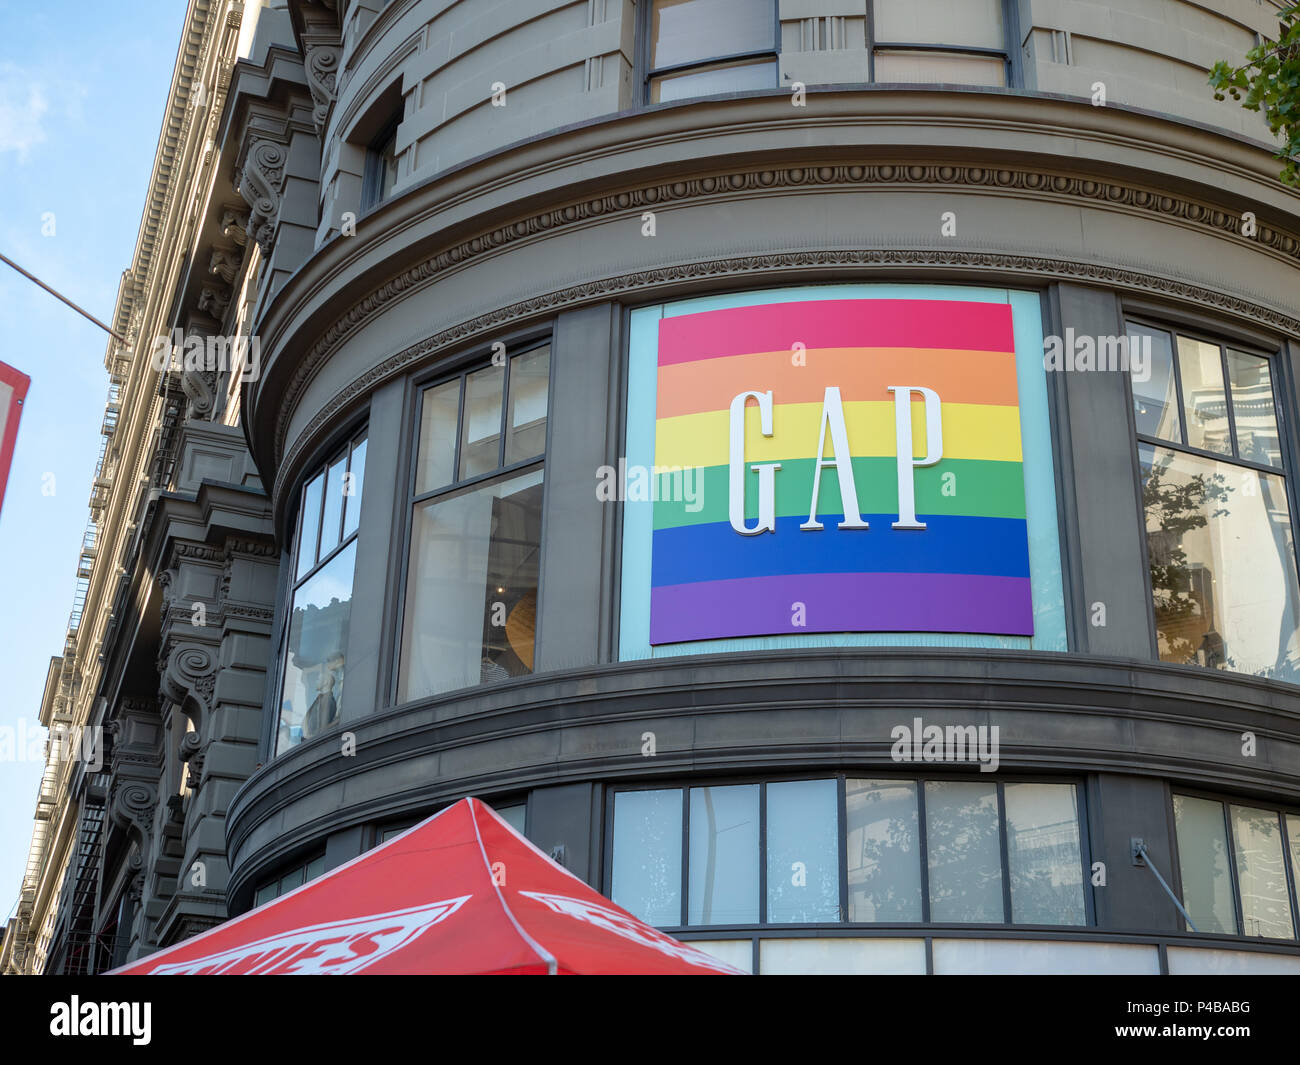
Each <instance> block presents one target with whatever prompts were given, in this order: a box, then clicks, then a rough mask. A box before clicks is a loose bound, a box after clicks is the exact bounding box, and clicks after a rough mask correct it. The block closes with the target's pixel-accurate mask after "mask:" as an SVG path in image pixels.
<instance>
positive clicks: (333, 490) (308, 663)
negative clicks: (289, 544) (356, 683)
mask: <svg viewBox="0 0 1300 1065" xmlns="http://www.w3.org/2000/svg"><path fill="white" fill-rule="evenodd" d="M365 456H366V438H365V435H364V434H362V435H361V436H359V437H357V438H355V439H354V440H352V441H351V442H350V443H349V444H348V446H347V447H345V448H344V449H343V450H342V451H341V452H340V453H339V454H338V455H337V456H336V457H335V458H334V459H332V460H331V461H330V462H328V463H326V465H325V468H324V469H323V470H322V471H321V472H320V473H318V474H317V475H316V476H315V477H313V478H311V479H310V480H309V481H308V482H307V484H306V486H305V487H304V488H303V491H302V503H301V506H300V508H299V516H298V533H297V540H298V542H297V545H296V547H295V549H294V552H293V558H294V559H295V560H296V564H295V576H294V584H293V590H292V594H291V597H290V606H289V616H288V624H287V625H286V626H285V639H284V644H283V650H282V661H283V673H282V675H281V684H280V713H279V718H278V724H277V731H276V738H275V753H276V754H282V753H283V752H284V751H286V750H288V749H289V748H290V747H293V746H295V745H297V744H299V743H301V742H302V741H303V740H307V739H311V738H312V737H314V736H317V735H319V734H321V733H322V732H325V731H326V730H327V729H330V728H332V727H334V726H335V725H337V724H338V721H339V700H340V699H341V698H342V697H343V674H344V666H345V664H346V662H345V658H346V650H347V641H348V619H349V615H350V613H351V609H352V573H353V569H354V567H355V563H356V536H357V529H358V527H359V525H360V515H361V490H362V486H363V483H364V474H365Z"/></svg>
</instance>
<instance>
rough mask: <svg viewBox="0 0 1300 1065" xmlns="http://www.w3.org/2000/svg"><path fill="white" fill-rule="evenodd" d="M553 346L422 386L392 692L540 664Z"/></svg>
mask: <svg viewBox="0 0 1300 1065" xmlns="http://www.w3.org/2000/svg"><path fill="white" fill-rule="evenodd" d="M549 379H550V347H549V346H548V345H542V346H539V347H533V348H530V349H528V350H526V351H524V352H521V353H519V354H516V355H513V356H511V357H510V358H509V359H507V360H503V362H502V363H501V364H500V365H496V364H493V365H489V366H486V367H482V368H480V369H474V370H471V371H467V372H466V373H464V374H462V375H461V376H460V377H458V378H456V379H454V380H451V381H447V382H444V383H442V384H437V385H433V386H431V387H429V388H426V389H424V392H423V394H422V396H421V401H420V438H419V440H418V441H417V444H416V471H415V496H414V498H413V501H412V519H411V549H410V557H409V566H408V574H407V586H406V605H405V610H404V617H403V627H402V644H401V652H400V657H399V663H398V682H397V689H398V690H397V698H398V701H399V702H408V701H410V700H412V699H419V698H422V697H424V696H427V695H432V694H435V693H437V692H444V691H451V690H453V689H455V688H464V687H469V686H471V685H475V684H480V683H488V682H491V681H496V680H506V679H509V678H510V677H518V676H523V675H525V674H528V673H531V672H532V671H533V649H534V637H535V631H536V622H537V587H538V578H539V562H540V555H541V538H542V493H543V469H542V463H541V458H542V454H543V452H544V451H545V449H546V407H547V389H548V382H549Z"/></svg>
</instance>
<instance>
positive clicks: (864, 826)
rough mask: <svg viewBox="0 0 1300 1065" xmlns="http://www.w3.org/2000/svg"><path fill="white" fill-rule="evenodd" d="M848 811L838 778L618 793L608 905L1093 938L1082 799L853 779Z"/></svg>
mask: <svg viewBox="0 0 1300 1065" xmlns="http://www.w3.org/2000/svg"><path fill="white" fill-rule="evenodd" d="M843 795H844V798H843V799H842V800H841V799H840V797H839V796H840V781H839V779H838V778H830V779H822V780H792V781H779V782H777V781H774V782H771V783H766V784H740V785H722V786H711V787H710V786H706V787H694V788H687V789H680V788H673V789H661V790H655V791H618V792H616V793H615V800H614V811H615V813H614V828H613V833H614V836H613V868H612V870H611V881H612V885H613V893H612V895H611V897H612V898H613V899H614V901H615V902H617V903H618V904H619V905H620V906H624V907H626V908H627V909H629V910H631V911H632V912H633V913H636V914H637V915H638V916H641V917H643V918H646V914H647V913H649V912H651V911H654V912H655V913H658V914H660V915H661V916H660V917H658V918H655V919H653V920H652V923H654V924H659V925H661V926H665V927H678V924H679V922H680V921H681V920H682V919H683V916H684V917H685V921H686V924H688V925H691V926H700V925H737V924H796V923H818V924H836V923H840V922H843V921H846V920H847V921H849V922H854V923H863V924H868V923H870V924H883V923H897V924H918V923H922V922H927V921H928V922H935V923H948V922H963V923H968V922H980V923H988V924H1008V923H1010V924H1019V925H1052V926H1081V925H1086V924H1087V923H1088V912H1087V902H1086V899H1087V895H1086V891H1087V887H1086V884H1085V877H1084V858H1083V847H1084V840H1083V828H1082V817H1081V812H1080V798H1079V793H1078V788H1077V787H1076V786H1075V785H1073V784H1039V783H1006V784H999V783H997V782H989V781H984V780H980V781H954V780H944V781H934V780H931V781H926V782H924V783H923V784H920V783H918V782H917V781H913V780H887V779H877V780H860V779H853V778H849V779H847V780H845V781H844V785H843ZM684 805H685V812H686V816H687V818H688V824H687V825H686V826H685V829H686V831H685V833H683V826H682V816H683V806H684ZM1003 810H1005V825H1004V819H1003V816H1002V814H1001V813H1000V811H1003ZM760 813H761V815H762V816H761V817H760ZM841 824H842V825H843V826H844V828H843V830H842V831H841V828H840V826H841ZM922 824H923V825H924V832H922V831H921V827H922ZM1004 854H1005V855H1006V857H1005V859H1004V857H1003V855H1004ZM841 855H843V857H841ZM684 868H685V869H686V872H687V877H688V880H689V886H688V890H687V895H688V898H687V900H686V901H687V904H686V913H685V915H683V914H682V913H681V908H682V898H681V877H682V874H683V869H684ZM760 870H761V873H762V878H763V880H765V881H766V898H765V899H762V900H760V899H759V895H758V892H759V885H760V883H761V881H760ZM923 872H924V873H925V874H926V875H927V876H928V883H929V892H928V898H927V897H926V893H925V891H924V888H923V884H924V883H925V882H926V880H925V879H924V878H923ZM841 884H843V885H845V887H846V888H847V895H845V894H844V893H843V890H842V888H841ZM1008 895H1009V896H1010V909H1009V910H1008V908H1007V896H1008ZM842 900H846V901H847V907H845V903H844V902H843V901H842ZM760 901H761V902H762V904H763V905H762V912H761V913H760V912H759V911H760V907H759V902H760ZM646 919H650V918H646Z"/></svg>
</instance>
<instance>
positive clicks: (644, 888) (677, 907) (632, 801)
mask: <svg viewBox="0 0 1300 1065" xmlns="http://www.w3.org/2000/svg"><path fill="white" fill-rule="evenodd" d="M609 897H610V898H611V899H613V900H614V902H616V903H618V905H620V906H622V907H623V909H625V910H627V911H628V912H629V913H631V914H633V915H634V916H636V917H639V918H641V920H643V921H645V922H646V923H648V924H652V925H658V926H660V927H675V926H677V925H680V924H681V923H682V793H681V790H680V789H679V788H672V789H670V790H666V791H620V792H617V793H616V794H615V795H614V868H613V873H612V876H611V880H610V895H609Z"/></svg>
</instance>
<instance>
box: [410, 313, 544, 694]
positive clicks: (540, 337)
mask: <svg viewBox="0 0 1300 1065" xmlns="http://www.w3.org/2000/svg"><path fill="white" fill-rule="evenodd" d="M496 343H500V344H504V345H505V364H504V367H503V370H504V373H503V375H502V382H501V425H500V428H499V430H498V434H499V441H498V451H497V462H498V465H497V467H496V468H495V469H492V470H488V471H486V472H484V473H481V474H474V475H473V476H471V477H465V478H460V477H459V474H460V457H461V444H462V437H463V435H464V424H465V396H466V392H467V385H466V380H467V378H468V377H469V376H470V375H471V374H473V373H477V372H478V371H480V370H483V369H486V368H487V367H488V366H491V365H492V354H491V352H492V346H491V345H489V346H488V351H487V352H486V353H485V352H484V351H483V347H482V345H480V346H478V347H476V348H475V350H474V352H473V353H472V354H470V355H469V356H468V357H467V358H464V359H460V360H457V361H456V363H455V365H453V366H447V365H443V366H439V367H434V368H432V369H430V370H428V371H426V372H424V373H421V374H415V375H412V376H411V377H410V378H409V379H408V380H409V384H410V387H409V394H408V396H407V424H408V425H409V426H410V433H409V435H408V439H407V442H406V481H405V484H404V486H403V490H402V491H401V492H400V493H399V494H398V497H397V498H398V501H399V505H401V506H402V507H403V508H404V513H403V514H402V516H401V519H400V520H401V523H402V524H401V532H400V554H399V555H398V562H397V564H396V567H395V570H394V579H395V582H396V595H395V596H394V607H393V614H392V626H391V632H392V643H391V646H390V647H389V648H388V651H387V654H386V656H385V658H386V661H387V664H388V679H387V683H386V685H385V692H386V695H387V708H393V707H397V706H411V705H415V704H417V703H419V702H421V701H423V700H425V699H428V698H436V697H437V695H438V694H442V693H436V694H435V695H432V696H430V695H422V696H418V697H417V698H414V699H407V700H405V701H404V702H403V701H399V698H398V692H399V689H400V686H401V679H402V678H401V673H402V663H401V657H402V647H403V640H404V638H405V635H406V600H407V594H408V591H409V585H410V575H411V573H410V570H411V547H412V543H413V536H414V531H415V510H416V507H418V506H421V505H423V504H426V503H430V502H433V501H435V500H441V499H450V498H452V497H454V496H456V495H461V494H464V493H466V492H469V491H473V490H475V489H478V488H482V487H485V486H488V485H489V484H491V483H495V482H496V481H499V480H500V481H504V480H509V479H510V478H511V477H516V476H519V475H520V474H523V473H528V472H531V471H532V470H534V469H540V470H543V471H544V470H545V468H546V462H547V458H548V456H549V453H550V444H551V397H552V396H554V394H555V333H554V330H553V329H552V328H551V327H550V326H547V327H546V329H544V330H540V331H534V332H529V333H526V334H523V335H521V336H518V337H515V338H505V339H504V340H500V341H497V342H496ZM544 347H549V348H550V349H551V357H550V365H549V367H548V376H547V382H546V439H545V441H544V443H543V447H542V452H541V454H540V455H536V456H533V457H530V458H526V459H521V460H520V461H518V462H515V463H511V464H510V465H509V466H506V465H504V462H505V449H506V430H507V426H508V419H509V417H510V364H511V360H513V359H514V358H515V357H516V356H519V355H524V354H527V353H528V352H530V351H535V350H537V349H538V348H544ZM451 381H458V382H459V392H458V399H457V409H456V437H455V440H456V447H455V452H454V454H453V456H452V474H453V478H452V480H451V481H450V482H449V483H447V484H445V485H442V486H440V487H438V488H433V489H430V490H428V491H426V492H417V491H416V485H417V478H418V476H419V466H420V428H421V406H422V404H423V401H424V393H425V392H427V391H429V390H430V389H433V388H437V387H439V386H441V385H444V384H447V383H449V382H451ZM542 493H543V496H542V513H543V535H544V534H545V512H546V495H545V493H546V477H545V473H543V476H542ZM541 550H542V546H541V545H539V552H540V551H541ZM542 581H543V575H542V573H541V571H540V565H539V571H538V579H537V600H538V604H539V609H538V611H537V620H536V629H535V631H534V640H535V641H539V640H540V637H541V610H540V604H541V599H542V594H543V593H542Z"/></svg>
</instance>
